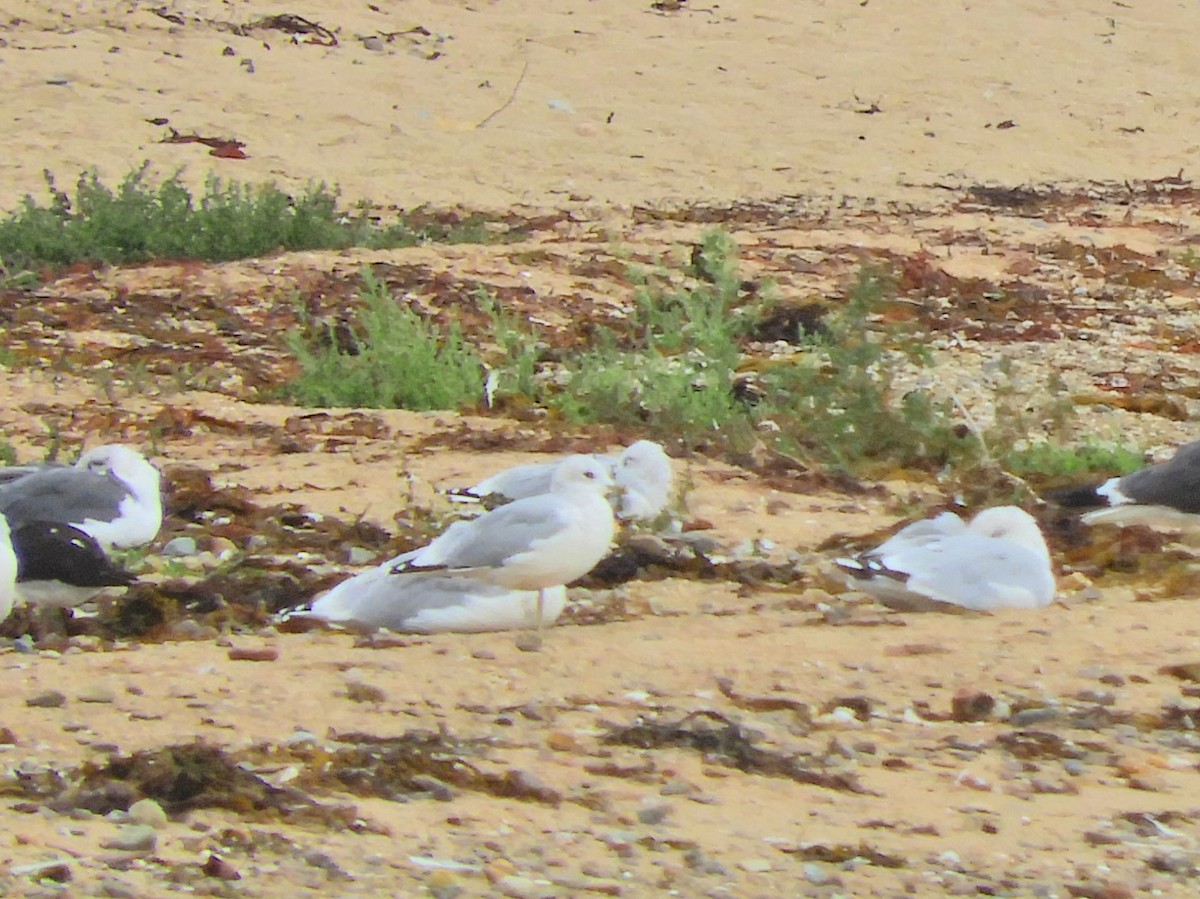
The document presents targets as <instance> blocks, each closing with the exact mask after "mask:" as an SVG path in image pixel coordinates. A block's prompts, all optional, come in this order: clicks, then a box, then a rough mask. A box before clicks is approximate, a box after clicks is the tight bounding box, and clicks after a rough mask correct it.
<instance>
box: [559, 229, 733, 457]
mask: <svg viewBox="0 0 1200 899" xmlns="http://www.w3.org/2000/svg"><path fill="white" fill-rule="evenodd" d="M735 260H736V253H735V247H734V245H733V241H732V240H731V239H730V237H729V236H728V235H726V234H724V233H720V232H713V233H711V234H708V235H706V236H705V238H704V240H703V241H702V243H701V244H700V246H699V248H698V249H697V252H696V253H695V254H694V256H693V261H692V265H691V266H690V267H689V270H688V271H687V272H686V275H687V277H686V279H685V281H684V283H683V284H682V285H672V284H671V283H670V281H669V279H668V278H667V277H666V276H665V274H646V273H642V272H638V271H633V272H631V277H633V278H634V279H635V281H636V282H637V284H638V287H637V290H636V292H635V295H634V300H635V307H634V312H633V315H632V316H631V318H630V320H629V321H628V323H627V325H626V328H625V329H624V334H625V335H626V336H624V337H623V336H622V335H621V334H618V333H617V332H616V331H614V330H611V329H607V330H603V329H602V330H601V331H600V333H599V334H598V335H597V338H596V342H595V345H594V346H593V347H592V348H591V349H590V350H588V351H585V352H583V353H580V354H578V355H574V356H572V357H571V358H569V359H567V360H565V361H564V362H563V366H562V372H561V377H560V378H559V379H557V380H558V381H559V383H561V384H562V385H563V386H562V389H561V390H557V391H554V392H550V393H548V395H547V396H546V397H545V401H546V403H547V405H549V406H550V407H551V408H553V409H556V410H558V411H559V412H560V413H562V414H563V415H564V416H565V417H566V418H567V419H569V420H571V421H577V422H588V421H594V422H604V423H608V424H616V425H633V426H637V427H638V428H639V429H640V430H642V431H644V432H646V433H650V434H652V435H657V436H660V437H665V438H671V439H677V440H683V441H684V442H687V443H691V444H696V443H700V442H709V441H714V440H715V441H717V442H720V443H724V444H725V445H727V446H730V447H732V448H737V449H744V448H746V446H747V445H748V444H749V441H750V439H751V438H752V434H753V418H754V415H753V412H752V410H751V409H750V408H749V407H748V406H746V405H745V404H744V403H743V402H741V401H740V400H739V399H738V398H737V397H736V395H735V392H734V386H735V375H736V373H737V366H738V363H739V362H740V361H741V358H742V354H741V349H740V347H739V341H740V340H741V339H742V338H743V337H744V335H745V334H746V333H747V330H748V328H749V326H750V325H752V324H753V321H754V319H755V317H756V312H755V307H753V306H750V307H742V306H740V302H741V298H740V288H741V282H740V280H739V279H738V277H737V272H736V267H735V265H734V262H735Z"/></svg>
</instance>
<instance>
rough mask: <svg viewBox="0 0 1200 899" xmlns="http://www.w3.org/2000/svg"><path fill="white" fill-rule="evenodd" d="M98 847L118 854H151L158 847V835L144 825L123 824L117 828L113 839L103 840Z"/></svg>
mask: <svg viewBox="0 0 1200 899" xmlns="http://www.w3.org/2000/svg"><path fill="white" fill-rule="evenodd" d="M100 846H101V847H102V848H104V849H116V850H117V851H119V852H153V851H154V849H155V847H156V846H158V834H157V833H155V832H154V828H153V827H150V826H148V825H145V824H123V825H121V827H119V828H117V835H116V836H115V837H112V838H110V839H107V840H103V841H102V842H101V843H100Z"/></svg>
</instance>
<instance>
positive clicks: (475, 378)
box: [287, 271, 483, 411]
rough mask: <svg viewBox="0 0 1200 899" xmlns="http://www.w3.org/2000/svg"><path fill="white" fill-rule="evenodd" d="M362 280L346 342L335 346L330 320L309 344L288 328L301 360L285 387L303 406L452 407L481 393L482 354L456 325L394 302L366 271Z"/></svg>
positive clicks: (291, 340)
mask: <svg viewBox="0 0 1200 899" xmlns="http://www.w3.org/2000/svg"><path fill="white" fill-rule="evenodd" d="M363 285H364V292H363V294H362V302H363V306H362V308H361V310H360V311H359V315H358V324H357V328H355V329H353V334H352V336H353V345H352V346H349V347H339V345H338V340H337V337H336V335H335V333H334V329H333V327H332V326H327V328H326V329H325V331H324V333H322V334H321V335H320V337H322V338H323V340H321V341H320V342H319V343H317V344H316V345H313V343H311V342H310V341H309V340H306V339H305V338H304V337H303V336H302V335H300V334H292V335H290V336H289V338H288V345H289V346H290V348H291V350H292V352H293V353H295V355H296V358H297V360H298V361H299V363H300V367H301V375H300V377H299V378H297V379H296V380H295V381H294V382H292V384H291V385H289V387H288V388H287V393H288V394H289V395H290V396H291V397H292V398H293V399H295V400H296V401H297V402H299V403H300V404H302V405H306V406H361V407H368V408H375V409H380V408H399V409H414V410H418V411H422V410H429V409H459V408H461V407H463V406H465V405H468V404H474V403H476V402H478V401H479V400H480V399H481V398H482V396H483V365H482V362H481V360H480V359H479V356H478V355H477V354H476V353H475V351H474V350H473V349H472V348H471V347H469V346H467V345H466V344H465V343H464V342H463V339H462V334H461V332H460V331H459V329H458V326H457V325H453V326H451V327H450V328H449V329H448V330H446V331H445V332H443V331H442V330H441V329H440V328H439V327H438V326H437V325H435V324H433V323H432V322H429V321H427V320H425V319H424V318H422V317H421V316H419V315H418V314H417V313H415V312H413V311H412V310H411V309H408V308H406V307H405V306H402V305H401V304H399V303H398V302H397V301H396V300H395V298H394V297H392V295H391V294H390V292H389V291H388V289H387V286H386V285H384V284H382V283H380V282H379V281H377V280H375V279H374V277H373V276H372V275H371V274H370V272H369V271H364V273H363Z"/></svg>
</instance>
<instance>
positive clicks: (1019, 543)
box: [834, 506, 1055, 611]
mask: <svg viewBox="0 0 1200 899" xmlns="http://www.w3.org/2000/svg"><path fill="white" fill-rule="evenodd" d="M947 516H949V517H947ZM955 522H957V524H955ZM906 533H907V536H905V534H906ZM834 564H836V565H837V567H838V568H840V569H841V570H842V571H843V572H845V573H846V574H848V575H849V576H850V578H849V579H850V583H851V584H852V585H853V586H855V587H857V588H859V589H861V590H863V591H865V592H867V593H869V594H871V596H873V597H874V598H875V599H876V600H878V601H879V602H881V603H883V604H884V605H886V606H889V607H891V608H895V609H901V610H907V611H913V610H922V609H929V608H942V609H944V608H945V607H946V606H947V605H949V606H959V607H962V608H965V609H972V610H976V611H983V610H988V609H996V608H1005V607H1009V608H1023V609H1037V608H1041V607H1043V606H1046V605H1049V604H1050V603H1051V602H1052V601H1053V600H1054V590H1055V581H1054V572H1053V570H1052V569H1051V566H1050V551H1049V549H1048V548H1047V546H1046V540H1045V538H1044V537H1043V536H1042V532H1041V529H1039V528H1038V524H1037V522H1036V521H1035V520H1034V519H1033V517H1032V516H1030V515H1029V514H1028V513H1027V512H1025V511H1023V510H1021V509H1018V508H1017V507H1016V506H997V507H995V508H992V509H985V510H984V511H982V512H980V513H979V514H978V515H976V516H975V518H974V519H973V520H972V521H971V523H970V524H966V525H964V524H963V522H962V519H960V518H958V516H957V515H954V514H953V513H943V514H942V515H940V516H938V517H937V518H935V519H933V520H931V521H924V522H917V523H916V524H914V525H909V527H908V528H905V529H904V530H902V531H900V532H899V533H897V534H896V535H895V536H893V537H892V538H891V539H890V540H888V541H887V542H886V543H884V544H882V545H881V546H879V547H877V548H876V549H874V550H870V551H868V552H865V553H863V554H861V555H860V556H857V557H856V558H854V559H838V560H836V562H835V563H834Z"/></svg>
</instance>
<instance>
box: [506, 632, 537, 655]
mask: <svg viewBox="0 0 1200 899" xmlns="http://www.w3.org/2000/svg"><path fill="white" fill-rule="evenodd" d="M513 643H514V645H515V646H516V647H517V649H519V650H521V652H541V651H542V636H541V634H539V633H538V632H537V631H522V632H521V633H519V634H517V639H516V640H514V641H513Z"/></svg>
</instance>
